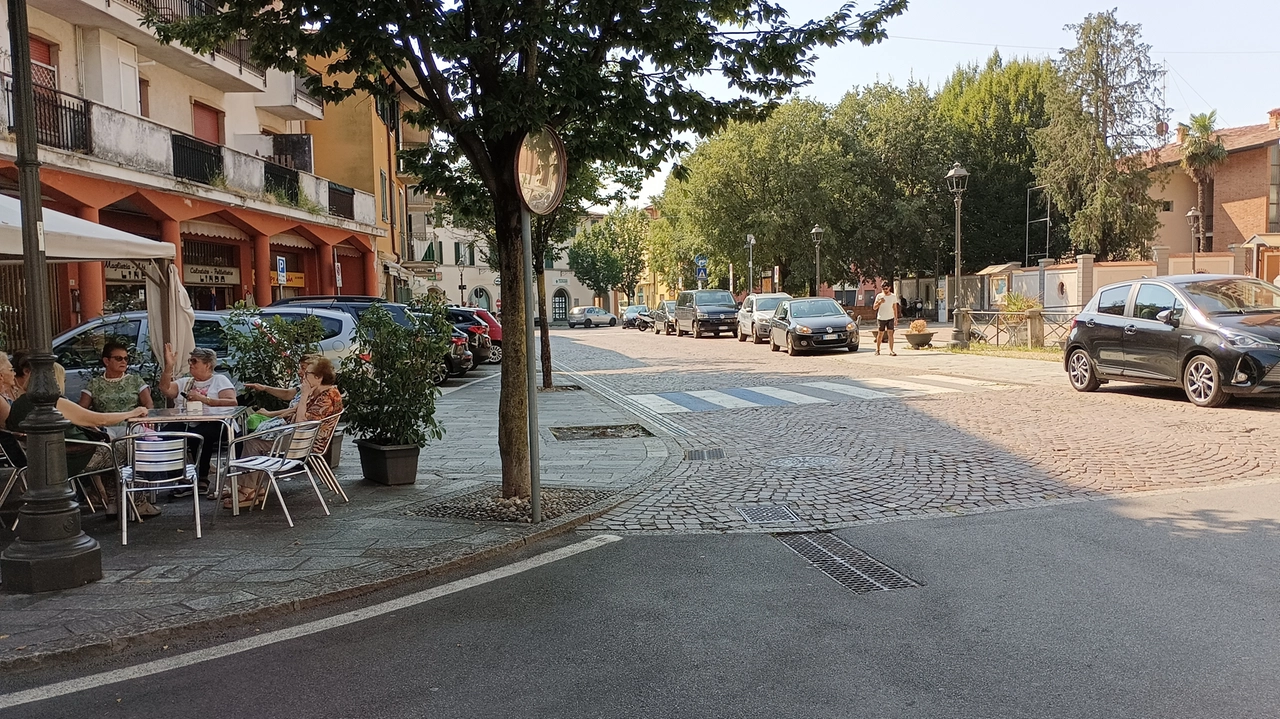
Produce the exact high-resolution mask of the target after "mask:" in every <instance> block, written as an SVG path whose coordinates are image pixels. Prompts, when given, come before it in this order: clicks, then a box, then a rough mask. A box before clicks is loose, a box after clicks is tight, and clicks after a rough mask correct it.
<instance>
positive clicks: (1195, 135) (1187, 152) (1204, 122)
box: [1178, 110, 1227, 252]
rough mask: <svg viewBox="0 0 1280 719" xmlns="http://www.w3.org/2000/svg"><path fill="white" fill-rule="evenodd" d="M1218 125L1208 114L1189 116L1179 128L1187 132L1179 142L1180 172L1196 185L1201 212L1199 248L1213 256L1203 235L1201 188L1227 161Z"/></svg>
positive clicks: (1212, 112) (1214, 116)
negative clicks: (1187, 121) (1185, 122)
mask: <svg viewBox="0 0 1280 719" xmlns="http://www.w3.org/2000/svg"><path fill="white" fill-rule="evenodd" d="M1217 122H1218V111H1217V110H1210V111H1209V112H1208V113H1203V112H1202V113H1200V114H1198V115H1192V116H1191V122H1190V123H1188V124H1185V125H1179V126H1178V127H1179V128H1180V129H1182V130H1183V131H1184V132H1186V134H1187V136H1186V139H1185V140H1183V141H1182V163H1181V164H1182V169H1183V170H1184V171H1185V172H1186V173H1187V174H1188V175H1190V176H1191V179H1192V180H1193V181H1194V182H1195V183H1196V209H1197V210H1199V211H1200V217H1201V220H1202V221H1201V224H1200V228H1199V230H1200V237H1199V245H1200V251H1201V252H1212V251H1213V247H1212V246H1211V243H1212V240H1208V239H1207V238H1206V237H1205V234H1204V230H1205V228H1204V223H1203V219H1204V218H1205V217H1207V213H1206V212H1205V208H1204V188H1205V185H1207V184H1209V181H1210V180H1212V179H1213V174H1214V172H1215V171H1217V169H1218V167H1220V166H1221V165H1222V163H1224V162H1226V161H1227V148H1226V147H1225V146H1224V145H1223V144H1222V138H1221V137H1218V133H1217V128H1215V127H1214V125H1216V124H1217Z"/></svg>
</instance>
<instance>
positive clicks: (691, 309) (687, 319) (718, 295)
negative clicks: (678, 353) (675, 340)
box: [675, 290, 738, 339]
mask: <svg viewBox="0 0 1280 719" xmlns="http://www.w3.org/2000/svg"><path fill="white" fill-rule="evenodd" d="M675 315H676V336H677V337H683V336H684V335H685V333H686V332H692V333H693V336H694V338H695V339H696V338H699V337H702V335H703V334H704V333H707V332H710V333H711V334H712V335H714V336H716V337H719V336H720V333H721V332H726V333H729V334H735V333H736V332H737V330H738V303H737V301H736V300H734V299H733V295H731V294H729V293H728V292H727V291H725V290H686V291H684V292H681V293H680V294H679V295H677V296H676V312H675Z"/></svg>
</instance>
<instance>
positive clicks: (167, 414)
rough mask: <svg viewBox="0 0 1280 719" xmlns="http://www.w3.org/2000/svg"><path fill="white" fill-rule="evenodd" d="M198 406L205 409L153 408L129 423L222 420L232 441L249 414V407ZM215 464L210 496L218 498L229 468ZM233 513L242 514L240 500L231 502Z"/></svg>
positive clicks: (229, 439) (228, 438)
mask: <svg viewBox="0 0 1280 719" xmlns="http://www.w3.org/2000/svg"><path fill="white" fill-rule="evenodd" d="M187 406H188V407H190V406H192V403H188V404H187ZM197 406H199V407H200V408H201V410H203V411H201V412H188V411H185V410H181V409H153V410H151V411H149V412H147V416H146V417H134V418H132V419H130V420H129V424H131V425H135V424H144V425H153V424H169V423H173V424H177V423H182V422H185V423H188V424H194V423H196V422H221V423H222V424H223V425H225V426H226V428H227V442H230V441H231V440H233V439H235V438H236V429H237V425H239V424H240V423H241V421H242V420H243V419H244V418H245V417H246V416H248V414H249V408H248V407H207V406H205V405H197ZM228 451H230V450H228ZM214 464H215V466H216V471H217V473H218V481H217V482H215V483H214V486H213V490H212V494H211V495H210V496H211V497H213V498H214V499H216V498H217V496H218V492H220V491H221V489H222V483H223V480H225V479H226V471H227V470H226V468H225V467H224V466H223V464H222V463H221V462H215V463H214ZM231 513H232V514H235V515H238V514H240V507H239V502H232V503H231Z"/></svg>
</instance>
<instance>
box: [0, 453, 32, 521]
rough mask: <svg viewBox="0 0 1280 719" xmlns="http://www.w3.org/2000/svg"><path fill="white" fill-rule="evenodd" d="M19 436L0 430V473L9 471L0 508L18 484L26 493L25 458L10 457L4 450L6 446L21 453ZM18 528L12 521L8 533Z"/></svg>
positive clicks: (1, 491)
mask: <svg viewBox="0 0 1280 719" xmlns="http://www.w3.org/2000/svg"><path fill="white" fill-rule="evenodd" d="M20 437H21V435H19V434H16V433H14V432H10V431H9V430H7V429H0V471H3V470H6V469H7V470H10V472H9V477H8V479H6V480H5V482H4V489H3V490H0V507H3V506H4V503H5V501H6V500H8V499H9V493H10V492H12V491H13V488H14V487H15V486H17V485H18V484H21V485H22V491H23V492H24V493H25V492H26V491H27V478H26V474H27V458H26V457H25V456H10V455H9V452H8V451H7V450H6V449H5V447H6V446H8V447H10V448H12V449H15V450H17V451H18V452H22V445H21V440H20V439H19V438H20ZM17 528H18V520H17V519H16V518H15V519H14V520H13V526H12V527H10V531H13V530H16V529H17Z"/></svg>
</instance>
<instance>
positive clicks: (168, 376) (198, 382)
mask: <svg viewBox="0 0 1280 719" xmlns="http://www.w3.org/2000/svg"><path fill="white" fill-rule="evenodd" d="M177 363H178V356H177V353H175V352H174V351H173V345H169V344H166V345H165V346H164V371H162V372H161V373H160V382H159V385H160V392H161V394H163V395H164V396H165V397H167V398H169V399H171V400H173V399H177V398H178V395H182V397H183V399H185V400H186V401H187V402H188V403H195V402H198V403H200V404H203V405H205V406H207V407H235V406H236V405H237V404H238V402H237V401H236V386H235V385H234V384H232V382H231V379H230V378H229V377H227V376H226V375H225V374H218V373H217V372H214V371H213V368H214V367H215V366H217V364H218V353H216V352H214V351H213V350H211V349H208V348H205V347H197V348H195V349H193V350H191V356H190V357H189V358H187V373H188V374H187V376H185V377H179V378H177V379H174V374H175V372H176V369H177V368H176V367H175V366H174V365H176V364H177ZM187 431H188V432H194V433H195V434H198V435H200V436H201V437H204V443H203V444H202V445H201V447H200V458H199V460H198V461H197V463H196V466H197V470H198V471H199V473H200V475H199V481H198V487H199V490H200V491H201V492H206V491H208V489H209V465H210V464H211V463H212V461H213V453H214V451H215V450H216V449H218V447H219V446H220V445H221V444H222V443H223V442H224V438H225V431H226V428H225V427H223V426H222V423H221V422H193V423H191V424H189V425H188V426H187ZM185 494H186V491H182V492H177V493H175V494H174V496H175V497H177V496H183V495H185Z"/></svg>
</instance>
